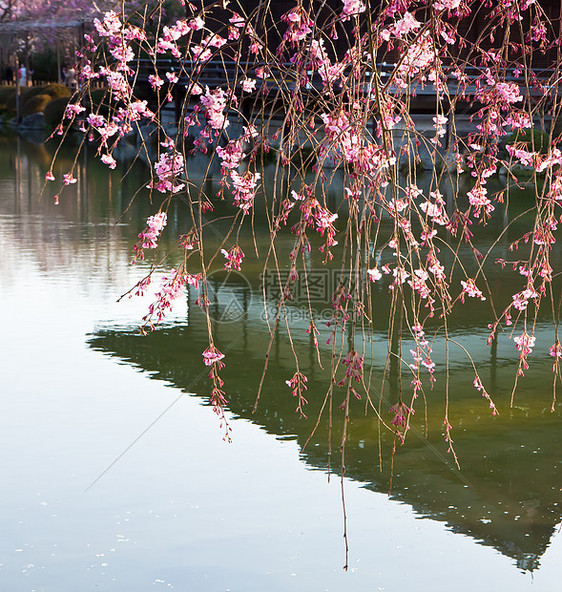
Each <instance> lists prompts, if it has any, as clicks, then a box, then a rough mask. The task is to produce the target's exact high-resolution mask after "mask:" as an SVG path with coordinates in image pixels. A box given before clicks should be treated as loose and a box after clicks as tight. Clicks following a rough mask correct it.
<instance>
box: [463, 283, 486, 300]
mask: <svg viewBox="0 0 562 592" xmlns="http://www.w3.org/2000/svg"><path fill="white" fill-rule="evenodd" d="M461 285H462V292H461V294H460V299H461V302H464V295H465V294H466V295H467V296H470V298H480V300H482V301H484V300H486V297H485V296H484V295H483V294H482V291H481V290H479V289H478V288H477V287H476V283H475V281H474V280H473V279H471V278H467V280H466V282H465V281H464V280H461Z"/></svg>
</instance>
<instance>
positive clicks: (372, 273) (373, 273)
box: [367, 267, 382, 282]
mask: <svg viewBox="0 0 562 592" xmlns="http://www.w3.org/2000/svg"><path fill="white" fill-rule="evenodd" d="M367 276H368V278H369V280H370V281H371V282H376V281H377V280H380V279H381V278H382V273H381V272H380V271H379V270H378V268H377V267H373V269H367Z"/></svg>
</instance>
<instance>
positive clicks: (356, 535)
mask: <svg viewBox="0 0 562 592" xmlns="http://www.w3.org/2000/svg"><path fill="white" fill-rule="evenodd" d="M50 158H51V152H50V151H49V150H48V149H47V148H45V147H44V146H42V145H31V144H27V143H25V142H24V141H23V140H20V139H19V138H17V137H15V136H9V135H4V136H0V266H1V273H0V299H1V302H2V305H3V311H4V315H3V332H4V339H3V346H2V355H1V360H2V368H3V376H2V378H3V380H2V389H1V392H2V396H1V398H0V405H1V408H0V449H1V450H2V451H3V453H2V454H1V455H0V471H1V475H2V488H1V491H2V493H1V500H2V504H1V506H0V527H1V531H2V533H3V536H2V537H1V539H0V581H1V582H2V590H7V591H10V592H20V591H21V592H24V591H25V592H31V591H37V592H74V591H76V590H80V592H88V591H90V590H104V591H123V592H129V591H130V592H132V591H135V592H140V591H144V590H171V589H175V590H182V591H183V590H197V591H199V592H207V591H209V592H210V591H213V592H215V591H223V590H224V591H226V590H231V591H236V590H239V591H244V592H247V591H254V590H256V591H257V590H260V591H261V590H264V589H267V590H269V591H275V592H277V591H279V592H281V591H289V590H294V591H303V592H304V591H307V592H308V591H316V590H318V591H324V590H330V591H339V590H349V591H355V590H358V591H359V590H361V591H362V590H386V591H397V590H402V589H404V586H406V587H409V588H412V589H415V590H417V591H426V590H427V591H432V592H439V591H445V590H456V591H463V590H467V591H468V590H470V591H472V590H474V589H481V590H492V589H510V590H512V591H517V590H547V589H549V590H552V589H555V587H556V586H557V584H558V581H559V571H560V569H559V565H560V562H561V561H562V535H561V534H560V525H561V520H562V512H561V505H560V504H561V501H562V500H561V499H560V498H561V491H560V489H561V479H560V472H561V466H560V463H561V461H562V453H561V446H560V444H561V428H562V418H561V417H560V406H559V405H556V407H555V412H554V413H551V412H550V407H551V397H552V393H551V386H552V372H551V359H550V358H549V357H548V347H549V346H550V344H551V343H552V331H551V324H550V325H549V323H548V317H547V316H545V317H544V318H540V319H539V322H538V326H537V327H538V328H537V336H538V338H537V348H536V352H537V353H536V355H535V354H533V356H532V364H531V370H530V371H529V372H528V373H527V376H526V377H525V379H524V380H522V381H521V384H520V390H519V392H518V394H517V398H516V407H515V408H513V409H509V406H508V404H509V396H510V393H511V387H512V384H513V377H514V372H515V369H516V365H515V362H514V360H515V349H514V347H513V344H512V342H510V338H509V336H507V335H506V336H502V337H501V338H500V340H499V345H498V348H497V349H496V350H493V351H492V352H491V351H490V350H489V349H487V348H486V347H485V346H484V342H485V337H486V334H485V331H484V330H483V329H482V328H483V327H485V326H486V319H487V318H489V311H488V310H486V309H485V308H479V307H478V306H477V305H473V306H471V307H469V308H468V309H467V310H468V312H467V313H465V314H464V315H463V316H462V318H461V317H459V318H458V319H456V321H455V324H454V326H453V327H452V331H453V334H454V336H455V337H458V338H459V340H461V341H462V343H463V344H464V345H465V346H466V347H468V348H469V349H470V351H471V353H472V354H473V356H474V359H475V361H476V362H477V364H478V367H479V371H480V373H481V376H482V377H483V379H485V380H486V381H487V384H488V385H490V392H491V393H492V395H493V396H494V397H495V401H496V404H497V405H498V408H499V410H500V415H499V416H498V417H495V418H494V417H491V416H490V413H489V409H488V408H487V405H486V404H485V401H484V400H483V399H482V398H481V397H480V396H479V395H478V393H477V392H476V391H475V390H474V388H473V387H472V378H473V372H472V371H471V368H470V365H469V364H467V362H466V358H465V357H463V356H462V355H460V353H459V354H455V355H454V356H453V358H452V365H451V383H452V385H453V395H454V400H453V405H452V411H451V423H452V424H453V434H454V437H455V443H456V448H457V453H458V455H459V458H460V462H461V468H462V470H461V471H460V472H459V471H458V470H457V469H456V468H455V467H454V465H453V463H452V459H451V458H450V455H448V454H447V453H446V444H445V443H444V441H443V437H442V434H441V432H440V429H439V425H440V422H441V421H442V414H443V407H442V406H443V391H442V388H443V387H442V385H440V383H439V380H438V383H437V385H436V388H435V389H434V391H432V392H431V393H430V394H429V399H430V400H429V405H428V409H429V424H430V431H429V433H427V434H426V433H425V432H424V430H423V426H422V423H423V421H422V419H423V418H419V422H418V423H416V422H414V423H413V429H412V432H411V433H410V434H409V439H408V440H407V441H406V444H405V446H403V447H400V448H399V449H398V451H397V453H396V457H395V459H394V475H393V483H392V488H391V491H390V495H389V462H388V460H389V450H390V448H389V447H390V445H391V442H390V441H388V442H387V441H386V439H385V438H383V440H382V450H383V468H382V471H381V470H380V469H379V448H378V431H377V427H376V422H375V421H374V420H373V418H372V416H367V417H363V416H362V413H361V412H357V413H355V414H354V419H353V420H352V423H351V426H350V442H349V448H348V452H347V476H346V479H345V496H346V509H347V515H348V530H349V544H350V558H349V567H350V569H349V571H347V572H345V571H343V569H342V566H343V564H344V560H345V555H344V545H343V539H342V504H341V489H340V483H339V480H338V477H337V474H338V472H339V467H338V458H337V454H334V455H332V456H331V457H330V453H329V448H328V438H327V431H326V428H325V426H324V424H323V423H322V422H321V425H320V427H319V430H318V433H317V434H316V436H315V437H314V438H313V439H312V440H311V442H310V443H308V445H307V446H306V447H305V443H306V441H307V439H308V436H309V434H310V431H311V429H312V426H313V425H314V423H315V421H316V413H317V411H318V408H319V407H320V405H321V403H322V400H323V397H324V392H325V390H326V387H327V384H326V382H325V380H326V379H325V378H323V377H322V375H321V373H320V372H319V371H318V369H317V368H316V369H315V364H314V358H315V355H316V354H315V351H314V348H313V347H312V344H311V343H310V340H309V339H308V338H307V336H306V334H305V333H304V331H302V332H300V333H298V334H297V335H296V337H295V339H296V341H295V347H296V348H297V350H298V352H299V354H300V356H301V359H302V360H304V362H303V363H304V366H305V372H306V373H307V374H308V375H309V379H310V384H311V385H314V387H312V386H311V388H310V390H309V393H308V394H309V399H310V406H309V407H310V409H309V410H308V411H307V415H308V420H304V419H299V418H298V415H297V414H295V401H294V400H293V399H292V397H291V395H290V391H289V389H287V387H286V386H285V384H284V380H286V379H287V378H289V377H290V376H291V374H292V372H293V371H294V369H291V357H290V352H289V349H288V346H287V341H286V339H284V335H283V334H282V333H280V334H279V335H277V336H276V338H275V340H274V344H273V348H272V355H271V362H270V374H269V375H268V379H267V381H266V388H265V389H264V392H263V395H262V399H261V401H260V406H259V407H258V410H257V412H256V413H255V414H254V413H252V407H253V404H254V398H255V393H256V387H257V385H258V383H259V379H260V377H261V369H262V366H263V356H264V351H265V348H266V347H267V343H268V334H267V327H266V324H265V322H264V320H263V312H262V311H263V307H262V305H261V304H260V302H259V300H260V299H259V295H258V285H259V278H258V276H259V273H260V269H259V266H258V264H257V262H253V263H252V260H251V258H249V259H248V266H247V268H246V270H245V276H244V277H242V276H239V277H238V278H236V277H235V278H234V280H235V281H233V282H231V283H230V284H228V285H226V286H225V285H223V284H221V283H220V281H222V278H219V280H217V283H216V285H215V286H216V291H215V295H216V297H215V298H214V300H213V307H214V308H213V315H214V317H213V318H214V324H215V332H216V339H217V345H218V347H219V349H221V350H222V351H225V352H226V353H227V361H228V364H227V367H226V368H225V371H224V378H225V381H226V390H227V395H228V399H229V411H228V418H229V422H230V425H231V427H232V440H233V441H232V443H231V444H227V443H225V442H223V440H222V435H223V432H222V430H221V428H220V426H219V422H218V421H217V418H216V416H215V415H214V414H213V412H212V410H211V408H210V407H209V405H208V399H207V397H208V393H209V385H208V381H207V380H206V378H205V372H204V367H203V366H202V363H201V362H202V358H201V352H202V351H203V349H205V347H206V345H207V344H206V326H205V323H204V318H203V316H202V314H201V313H200V311H199V310H198V309H197V307H195V306H191V305H190V304H191V302H192V301H193V299H194V298H195V297H196V295H195V294H190V295H188V297H186V299H182V300H181V301H180V302H178V304H177V305H176V307H175V309H174V311H173V313H172V314H170V315H169V317H168V319H167V321H166V322H165V323H164V324H163V325H162V326H161V327H159V328H158V330H157V331H155V332H154V333H152V334H150V335H148V336H146V337H143V336H141V335H140V333H139V330H138V325H139V321H140V319H141V317H142V316H143V315H144V314H145V312H146V309H147V306H148V304H149V303H150V301H151V300H150V299H148V300H147V299H135V298H133V299H129V298H124V299H122V300H121V301H120V302H117V299H118V298H119V296H120V295H122V294H124V293H125V292H127V291H128V290H129V289H130V288H131V287H132V286H133V285H134V284H135V283H136V282H137V281H138V280H139V279H141V278H142V277H143V276H144V274H145V273H146V269H147V268H146V266H144V265H143V264H140V265H136V266H132V265H131V258H132V257H131V255H132V250H131V247H132V245H133V244H134V242H135V239H136V234H137V233H138V232H139V230H140V229H142V227H143V226H144V221H145V220H146V217H147V216H148V215H150V214H152V213H154V205H151V204H150V203H148V202H147V201H146V198H145V197H143V196H142V195H141V196H139V198H138V199H136V200H135V201H134V202H133V204H132V205H131V206H130V207H129V205H130V201H131V198H132V196H133V194H134V192H135V191H136V189H137V186H136V184H138V183H139V179H141V180H142V178H143V177H142V175H145V174H146V171H143V169H142V168H139V169H138V171H135V172H134V173H133V174H132V175H130V176H129V177H127V178H126V179H125V180H124V181H121V177H120V173H119V172H118V171H114V172H112V173H109V172H108V170H107V169H106V168H105V167H103V165H99V164H98V163H96V162H94V161H93V160H90V159H89V158H87V157H86V158H84V159H83V160H81V161H80V167H79V175H78V183H77V184H76V185H75V186H73V187H72V188H71V190H70V191H69V192H68V193H67V195H65V196H63V198H62V200H61V204H60V205H59V206H54V204H53V200H52V199H51V198H50V197H51V196H46V197H45V198H44V199H43V200H41V201H40V200H39V199H38V195H39V193H40V189H41V186H42V180H43V178H44V175H45V172H46V171H47V168H48V164H49V161H50ZM68 158H70V153H69V154H63V165H64V159H68ZM66 165H68V161H67V163H66ZM137 173H138V174H137ZM209 191H212V187H211V188H210V189H209ZM521 199H522V200H523V199H524V198H523V197H522V198H521ZM524 207H525V206H524V203H518V202H514V204H513V206H512V208H513V209H512V210H510V215H513V213H514V212H517V211H523V210H524ZM518 208H519V209H518ZM123 212H125V213H123ZM183 215H184V214H183V213H182V209H181V203H178V204H177V205H174V207H172V209H171V211H170V213H169V218H170V221H169V225H170V227H171V228H170V230H171V231H172V232H170V233H169V235H170V236H171V235H172V234H173V231H175V230H178V229H180V228H181V227H182V223H183ZM506 215H507V214H506ZM258 222H259V220H258ZM502 224H503V219H502V217H501V216H500V217H499V219H498V221H497V222H495V223H492V224H491V225H490V226H489V230H488V234H485V235H484V237H483V239H482V240H483V244H482V247H483V248H484V247H486V246H487V245H489V244H491V243H492V242H493V240H494V237H495V236H497V234H498V232H499V229H501V227H502ZM256 234H257V242H258V244H266V243H264V242H263V241H267V240H268V238H267V233H266V232H265V230H260V225H259V224H257V225H256ZM508 238H509V237H508V236H506V237H505V241H500V243H499V244H498V246H497V252H498V253H501V252H505V250H506V248H507V244H508ZM163 240H166V239H165V237H164V238H163ZM247 240H248V241H249V240H250V238H247ZM289 241H290V237H287V240H286V244H285V243H283V244H284V246H283V244H282V247H281V252H282V251H283V248H286V249H289V244H290V242H289ZM502 249H503V251H502ZM245 250H246V249H245ZM249 250H250V249H248V251H249ZM560 259H561V257H560V253H554V260H555V261H556V262H557V263H560V262H561V261H560ZM311 266H312V269H316V263H315V262H314V261H313V262H312V263H311ZM509 277H511V279H509ZM231 279H232V278H231ZM489 279H490V283H491V285H492V287H493V289H495V290H496V291H497V292H498V297H499V298H500V300H501V297H502V294H503V296H505V298H508V299H509V298H510V294H511V293H512V292H513V290H512V289H511V284H510V282H515V281H516V278H513V277H512V276H508V279H506V280H504V279H500V277H499V276H497V275H495V274H494V272H493V270H491V271H490V276H489ZM323 281H325V282H329V281H330V280H329V278H328V279H325V280H323ZM513 285H514V286H515V283H513ZM385 294H386V288H384V289H383V288H381V292H380V295H379V300H378V301H377V302H379V303H380V310H379V308H376V309H375V323H374V324H375V329H376V331H375V335H374V337H373V339H372V340H371V342H370V343H369V344H368V347H369V351H368V354H366V361H367V362H368V363H369V364H370V365H371V367H373V368H375V369H376V368H377V367H378V366H380V364H381V363H380V362H377V360H378V359H380V358H381V356H380V352H381V351H384V348H385V345H384V332H385V323H386V322H387V320H388V312H387V309H386V308H385V298H386V295H385ZM233 304H234V305H235V311H238V313H237V314H234V315H232V308H231V307H232V305H233ZM298 304H299V303H298V302H295V304H294V306H293V307H292V309H291V310H292V314H293V315H294V320H295V323H296V324H297V325H298V323H299V320H298V315H299V314H300V312H301V311H300V309H299V305H298ZM317 305H318V310H319V311H320V312H321V309H322V304H321V298H319V302H318V303H317ZM378 306H379V305H378ZM240 311H241V312H240ZM487 315H488V316H487ZM302 324H303V327H304V326H305V325H306V323H305V320H304V317H303V321H302ZM379 334H380V335H379ZM306 360H308V361H309V362H308V363H309V366H310V367H306ZM436 361H437V363H438V365H439V364H442V363H443V353H442V352H441V353H440V352H439V345H437V346H436ZM377 364H378V366H377ZM471 372H472V374H471ZM391 404H392V402H389V406H390V405H391ZM357 405H358V407H357V409H358V410H360V409H361V406H362V405H364V403H363V402H358V403H357ZM420 414H421V413H420ZM416 421H418V418H417V416H416ZM336 431H337V429H336ZM336 448H337V445H336ZM329 463H330V465H331V467H332V470H333V472H335V475H333V476H332V478H331V479H330V480H328V478H327V475H328V467H329Z"/></svg>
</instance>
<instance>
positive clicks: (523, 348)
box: [513, 331, 536, 373]
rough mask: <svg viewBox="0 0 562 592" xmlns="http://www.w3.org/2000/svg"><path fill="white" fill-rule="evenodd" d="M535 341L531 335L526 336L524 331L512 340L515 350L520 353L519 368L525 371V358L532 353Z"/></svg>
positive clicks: (526, 365)
mask: <svg viewBox="0 0 562 592" xmlns="http://www.w3.org/2000/svg"><path fill="white" fill-rule="evenodd" d="M535 340H536V338H535V337H534V336H532V335H528V334H527V332H526V331H523V333H522V334H521V335H519V336H518V337H514V338H513V341H515V345H516V347H517V350H518V351H519V352H520V353H519V358H520V360H521V366H522V368H523V369H525V370H526V369H527V368H528V367H529V364H527V356H528V355H529V354H530V353H531V352H532V351H533V347H534V346H535ZM520 373H521V372H520Z"/></svg>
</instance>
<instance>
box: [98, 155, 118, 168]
mask: <svg viewBox="0 0 562 592" xmlns="http://www.w3.org/2000/svg"><path fill="white" fill-rule="evenodd" d="M101 161H102V162H103V163H104V164H106V165H108V166H109V168H110V169H114V168H115V167H116V166H117V161H116V160H115V158H113V156H111V154H103V155H102V157H101Z"/></svg>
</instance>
